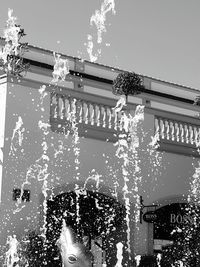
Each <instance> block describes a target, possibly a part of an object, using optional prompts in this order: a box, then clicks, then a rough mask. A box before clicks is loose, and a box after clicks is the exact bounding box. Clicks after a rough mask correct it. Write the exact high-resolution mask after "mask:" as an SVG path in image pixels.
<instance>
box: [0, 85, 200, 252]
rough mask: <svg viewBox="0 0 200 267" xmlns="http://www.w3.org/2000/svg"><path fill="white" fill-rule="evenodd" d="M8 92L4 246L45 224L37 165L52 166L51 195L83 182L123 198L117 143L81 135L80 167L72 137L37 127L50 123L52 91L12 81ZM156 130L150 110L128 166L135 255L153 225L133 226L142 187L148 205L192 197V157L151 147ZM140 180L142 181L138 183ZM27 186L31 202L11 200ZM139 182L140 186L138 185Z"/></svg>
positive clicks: (144, 246)
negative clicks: (40, 89) (14, 237)
mask: <svg viewBox="0 0 200 267" xmlns="http://www.w3.org/2000/svg"><path fill="white" fill-rule="evenodd" d="M47 89H48V88H47ZM7 90H8V91H7V99H6V124H5V144H4V150H3V151H4V164H3V180H2V195H1V196H2V197H1V222H0V229H1V230H0V235H1V238H0V242H1V245H4V244H5V242H6V238H7V236H8V235H11V234H17V236H18V237H20V236H21V234H22V233H23V232H24V230H30V229H33V228H36V227H38V226H39V224H41V223H42V218H41V210H42V200H43V199H44V196H43V194H42V187H43V181H42V180H40V181H39V180H38V169H37V168H36V167H38V168H40V169H43V168H44V166H45V164H47V171H46V173H47V174H48V177H47V186H48V189H49V190H48V192H47V193H48V196H49V195H51V193H52V192H53V193H54V194H58V193H60V192H62V191H63V190H69V189H73V187H74V185H75V184H76V183H78V184H79V185H80V186H82V187H83V186H85V188H86V189H88V190H99V191H100V192H102V193H105V194H108V195H111V196H114V197H116V196H117V197H118V200H119V201H120V202H123V187H124V178H123V175H122V165H123V159H118V158H117V157H116V155H115V154H116V146H114V145H113V143H109V142H103V141H99V140H95V139H89V138H80V139H79V140H78V144H77V146H76V148H77V149H78V151H80V155H79V157H78V160H79V161H80V165H76V164H75V159H76V157H75V154H74V143H73V141H74V139H73V136H71V135H69V136H64V135H62V134H57V133H54V132H52V131H51V129H50V127H49V126H47V128H46V132H45V130H44V128H41V129H40V128H39V126H38V122H39V121H42V122H43V123H49V116H50V93H49V92H48V91H46V94H45V96H44V98H42V94H41V93H40V92H39V88H38V89H35V88H31V87H24V86H21V85H20V83H19V84H12V83H8V87H7ZM20 120H21V121H22V122H23V124H21V127H19V130H16V131H14V129H16V123H17V122H19V121H20ZM23 129H24V130H23ZM14 133H15V134H14ZM45 133H47V134H45ZM20 134H22V136H23V140H22V143H20V142H19V141H20V139H19V137H20ZM153 134H154V116H153V115H150V114H147V113H145V117H144V122H143V123H141V124H140V126H139V129H138V136H139V139H140V146H139V149H137V153H136V154H135V158H133V160H132V164H131V165H130V167H129V168H128V170H129V181H128V183H127V184H128V190H129V191H130V192H129V194H128V197H129V198H130V203H131V209H130V218H131V222H130V225H131V246H132V247H134V249H135V251H136V253H140V254H144V253H146V252H147V250H148V249H147V242H146V241H147V239H148V226H147V224H146V223H145V222H143V224H140V223H138V225H137V233H136V232H135V230H134V229H135V221H134V207H135V206H134V203H135V193H134V191H137V190H138V194H139V195H141V196H142V197H143V199H144V203H145V204H152V203H153V202H156V201H158V200H159V199H161V198H169V196H174V195H175V196H176V195H177V196H180V195H183V194H184V195H187V193H188V190H189V188H190V184H189V181H190V178H191V177H192V175H193V173H194V167H193V165H192V163H193V162H194V160H193V159H192V158H190V157H186V156H182V155H177V154H170V153H165V152H163V153H161V152H156V151H153V150H151V147H150V146H149V143H150V141H151V137H152V136H153ZM22 136H21V137H22ZM44 142H46V145H47V147H46V149H43V148H44V147H43V148H42V143H43V144H44ZM59 147H60V148H59ZM59 149H60V152H59ZM56 151H57V152H56ZM42 155H46V156H48V160H47V158H46V159H44V158H43V159H41V156H42ZM39 159H40V160H39ZM195 164H197V163H195ZM136 165H137V166H138V167H139V169H137V168H136ZM77 166H78V169H77V170H76V167H77ZM28 173H29V175H27V174H28ZM77 173H80V175H79V174H78V177H79V178H80V181H79V182H78V181H77V179H76V177H77ZM98 175H99V179H100V182H99V184H98V182H97V181H95V180H94V179H92V178H89V177H98ZM40 179H42V177H40ZM136 180H139V181H140V182H139V183H136ZM86 181H87V183H85V182H86ZM23 185H24V188H27V189H30V190H31V196H30V202H28V203H23V202H22V203H18V204H17V202H14V201H13V200H12V191H13V189H14V188H21V187H22V186H23ZM136 185H138V189H136V188H135V186H136ZM18 210H19V211H18Z"/></svg>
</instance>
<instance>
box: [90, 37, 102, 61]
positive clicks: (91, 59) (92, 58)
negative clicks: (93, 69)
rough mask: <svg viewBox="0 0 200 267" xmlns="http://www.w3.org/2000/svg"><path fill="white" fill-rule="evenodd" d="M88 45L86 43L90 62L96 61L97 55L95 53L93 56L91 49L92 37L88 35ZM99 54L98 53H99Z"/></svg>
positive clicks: (92, 44) (92, 45) (92, 46)
mask: <svg viewBox="0 0 200 267" xmlns="http://www.w3.org/2000/svg"><path fill="white" fill-rule="evenodd" d="M87 39H88V43H87V52H88V55H89V58H90V61H91V62H95V61H97V59H98V53H96V54H95V55H93V48H94V43H93V41H92V35H90V34H88V37H87ZM99 52H100V51H99Z"/></svg>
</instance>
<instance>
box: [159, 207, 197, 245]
mask: <svg viewBox="0 0 200 267" xmlns="http://www.w3.org/2000/svg"><path fill="white" fill-rule="evenodd" d="M155 213H156V215H157V219H156V220H155V221H154V239H162V240H173V238H174V239H176V235H177V234H181V233H182V232H184V231H185V229H186V228H187V227H189V228H192V227H193V226H194V224H195V223H197V224H199V216H197V214H199V210H197V209H195V208H192V207H191V206H189V205H188V204H187V203H172V204H168V205H166V206H163V207H161V208H159V209H157V210H156V211H155ZM173 233H174V234H173Z"/></svg>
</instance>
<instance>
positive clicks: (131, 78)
mask: <svg viewBox="0 0 200 267" xmlns="http://www.w3.org/2000/svg"><path fill="white" fill-rule="evenodd" d="M142 89H144V85H143V81H142V79H141V78H140V76H139V75H138V74H136V73H135V72H128V71H126V72H122V73H119V74H118V76H117V77H116V78H115V79H114V81H113V85H112V92H113V94H115V95H125V97H126V102H127V101H128V96H129V95H137V94H140V93H141V90H142Z"/></svg>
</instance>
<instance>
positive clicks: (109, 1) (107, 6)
mask: <svg viewBox="0 0 200 267" xmlns="http://www.w3.org/2000/svg"><path fill="white" fill-rule="evenodd" d="M109 11H112V13H113V14H115V2H114V0H104V2H103V3H102V5H101V9H100V10H96V11H95V14H94V15H92V16H91V18H90V25H91V26H92V25H93V24H95V26H96V28H97V43H98V44H100V43H102V34H103V32H106V25H105V22H106V14H107V13H108V12H109Z"/></svg>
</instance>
